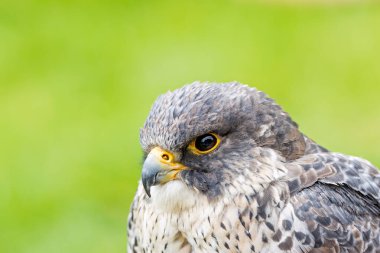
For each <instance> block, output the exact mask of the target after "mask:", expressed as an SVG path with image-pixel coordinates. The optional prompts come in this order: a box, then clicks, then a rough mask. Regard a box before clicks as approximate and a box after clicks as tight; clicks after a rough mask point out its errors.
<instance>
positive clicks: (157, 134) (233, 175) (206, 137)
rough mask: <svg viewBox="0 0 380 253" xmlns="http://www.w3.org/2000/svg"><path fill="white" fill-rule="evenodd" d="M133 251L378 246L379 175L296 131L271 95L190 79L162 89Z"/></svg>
mask: <svg viewBox="0 0 380 253" xmlns="http://www.w3.org/2000/svg"><path fill="white" fill-rule="evenodd" d="M140 140H141V145H142V148H143V150H144V153H145V157H146V158H145V160H144V164H143V168H142V182H140V184H139V186H138V189H137V193H136V196H135V198H134V201H133V204H132V207H131V211H130V215H129V222H128V251H129V252H131V253H132V252H137V253H139V252H145V253H147V252H194V253H195V252H271V253H272V252H300V253H301V252H321V253H322V252H380V231H379V222H380V193H379V192H380V191H379V190H380V176H379V173H378V171H377V169H376V168H375V167H374V166H373V165H372V164H370V163H369V162H367V161H365V160H363V159H361V158H357V157H352V156H347V155H344V154H339V153H333V152H330V151H328V150H326V149H325V148H323V147H321V146H319V145H318V144H316V143H315V142H313V141H312V140H311V139H309V138H308V137H306V136H305V135H304V134H303V133H301V132H300V131H299V129H298V126H297V124H296V123H294V122H293V121H292V120H291V118H290V117H289V116H288V114H287V113H285V112H284V111H283V110H282V109H281V107H280V106H278V105H277V104H276V103H275V102H274V101H273V100H272V99H270V98H268V97H267V96H266V95H265V93H263V92H260V91H258V90H256V89H254V88H250V87H248V86H245V85H241V84H239V83H222V84H217V83H198V82H196V83H193V84H190V85H187V86H185V87H183V88H180V89H178V90H175V91H173V92H168V93H166V94H164V95H162V96H160V97H159V98H158V99H157V101H156V102H155V103H154V105H153V107H152V109H151V111H150V114H149V116H148V118H147V120H146V122H145V125H144V127H143V128H142V129H141V133H140Z"/></svg>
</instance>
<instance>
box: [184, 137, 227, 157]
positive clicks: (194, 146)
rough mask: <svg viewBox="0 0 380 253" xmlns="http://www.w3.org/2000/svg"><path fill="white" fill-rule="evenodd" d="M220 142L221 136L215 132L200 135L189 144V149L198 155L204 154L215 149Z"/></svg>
mask: <svg viewBox="0 0 380 253" xmlns="http://www.w3.org/2000/svg"><path fill="white" fill-rule="evenodd" d="M219 144H220V137H219V136H218V135H217V134H215V133H208V134H204V135H200V136H198V137H197V138H195V139H194V140H192V141H191V143H190V144H189V146H188V149H189V150H190V151H191V152H193V153H194V154H197V155H204V154H208V153H210V152H212V151H214V150H215V149H216V148H217V147H218V146H219Z"/></svg>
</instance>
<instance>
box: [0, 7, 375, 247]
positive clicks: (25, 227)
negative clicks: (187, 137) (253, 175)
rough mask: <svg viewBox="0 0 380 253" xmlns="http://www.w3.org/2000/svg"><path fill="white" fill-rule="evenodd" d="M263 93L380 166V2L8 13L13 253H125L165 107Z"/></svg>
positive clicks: (2, 180)
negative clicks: (229, 89)
mask: <svg viewBox="0 0 380 253" xmlns="http://www.w3.org/2000/svg"><path fill="white" fill-rule="evenodd" d="M194 80H203V81H205V80H209V81H219V82H225V81H232V80H237V81H240V82H242V83H246V84H250V85H251V86H256V87H258V88H259V89H261V90H263V91H265V92H267V93H268V94H269V95H270V96H271V97H273V98H275V99H276V100H277V101H278V102H279V103H280V104H281V105H282V106H283V107H284V108H285V110H287V111H288V112H289V113H290V114H291V115H292V117H293V119H294V120H295V121H297V122H298V123H299V124H300V127H301V129H302V131H304V132H305V133H306V134H308V135H309V136H310V137H312V138H313V139H315V140H316V141H318V142H319V143H321V144H322V145H324V146H326V147H327V148H330V149H332V150H334V151H339V152H344V153H348V154H354V155H357V156H362V157H364V158H366V159H369V160H370V161H372V162H373V163H374V164H376V165H378V166H379V165H380V152H379V148H378V146H379V140H380V131H379V126H380V104H379V95H380V6H379V5H377V4H374V3H372V4H371V3H367V4H363V3H362V4H348V5H334V4H332V5H331V4H329V5H319V4H313V5H305V4H300V5H298V4H283V3H280V4H279V3H273V4H265V3H263V2H261V3H257V2H255V1H249V0H245V1H243V0H242V1H208V0H203V1H200V0H199V1H101V0H96V1H95V0H94V1H84V0H83V1H74V0H66V1H65V0H62V1H11V0H2V1H1V3H0V252H4V253H6V252H12V253H15V252H28V253H29V252H30V253H31V252H33V253H34V252H35V253H37V252H38V253H41V252H71V253H73V252H78V253H83V252H91V253H93V252H94V253H97V252H99V253H100V252H102V253H104V252H125V249H126V247H125V244H126V219H127V214H128V210H129V205H130V203H131V200H132V197H133V194H134V191H135V188H136V185H137V181H138V178H139V175H140V161H141V150H140V146H139V127H141V126H142V124H143V122H144V119H145V117H146V115H147V114H148V112H149V109H150V106H151V104H152V103H153V101H154V99H155V98H156V97H157V96H158V95H159V94H161V93H163V92H165V91H167V90H168V89H175V88H178V87H180V86H182V85H183V84H185V83H189V82H192V81H194Z"/></svg>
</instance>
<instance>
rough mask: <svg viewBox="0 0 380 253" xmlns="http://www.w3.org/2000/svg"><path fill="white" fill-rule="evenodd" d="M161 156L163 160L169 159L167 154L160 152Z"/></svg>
mask: <svg viewBox="0 0 380 253" xmlns="http://www.w3.org/2000/svg"><path fill="white" fill-rule="evenodd" d="M161 158H162V159H164V160H165V161H169V155H167V154H162V155H161Z"/></svg>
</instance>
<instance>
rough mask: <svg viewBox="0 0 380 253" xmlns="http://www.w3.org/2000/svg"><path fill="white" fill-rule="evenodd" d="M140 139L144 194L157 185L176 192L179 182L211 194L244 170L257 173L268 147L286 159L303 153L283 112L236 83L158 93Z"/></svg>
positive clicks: (300, 137)
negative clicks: (142, 154) (259, 162)
mask: <svg viewBox="0 0 380 253" xmlns="http://www.w3.org/2000/svg"><path fill="white" fill-rule="evenodd" d="M140 140H141V145H142V148H143V150H144V154H145V156H144V157H145V160H144V164H143V170H142V182H143V185H144V189H145V191H146V193H147V195H148V196H150V195H151V190H153V188H156V189H158V188H160V187H166V189H167V190H168V191H172V192H173V194H176V195H179V196H180V195H181V192H178V189H179V188H175V187H174V185H176V184H177V185H178V184H180V185H183V186H185V187H186V188H187V189H190V191H195V192H197V193H200V194H203V195H205V196H207V198H208V199H212V198H216V197H218V196H219V195H221V194H222V193H223V191H224V189H225V187H227V186H228V185H229V184H231V182H232V181H233V180H234V178H236V177H238V176H241V175H243V176H244V175H245V173H246V171H247V170H248V169H249V170H250V171H252V170H253V171H257V173H258V174H259V173H260V166H259V165H258V164H257V161H259V160H260V159H262V156H268V157H269V156H270V154H271V153H273V151H274V152H275V153H276V154H278V155H279V156H278V157H281V159H283V160H284V161H286V160H293V159H296V158H299V157H300V156H302V155H303V154H304V152H305V138H304V136H303V135H302V133H301V132H300V131H299V130H298V127H297V125H296V124H295V123H294V122H293V121H292V120H291V119H290V118H289V116H288V115H287V114H286V113H285V112H284V111H283V110H282V109H281V108H280V107H279V106H278V105H277V104H275V102H274V101H273V100H272V99H270V98H268V97H267V96H266V95H265V94H264V93H263V92H260V91H257V90H256V89H254V88H250V87H248V86H246V85H241V84H239V83H236V82H234V83H222V84H217V83H199V82H195V83H192V84H190V85H187V86H184V87H182V88H180V89H177V90H175V91H173V92H168V93H166V94H164V95H161V96H160V97H159V98H158V99H157V100H156V102H155V103H154V105H153V107H152V109H151V111H150V114H149V116H148V118H147V120H146V122H145V124H144V127H143V128H142V129H141V132H140ZM268 180H269V179H268ZM170 184H173V188H172V189H170Z"/></svg>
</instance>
